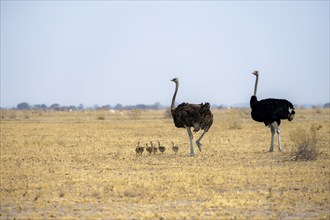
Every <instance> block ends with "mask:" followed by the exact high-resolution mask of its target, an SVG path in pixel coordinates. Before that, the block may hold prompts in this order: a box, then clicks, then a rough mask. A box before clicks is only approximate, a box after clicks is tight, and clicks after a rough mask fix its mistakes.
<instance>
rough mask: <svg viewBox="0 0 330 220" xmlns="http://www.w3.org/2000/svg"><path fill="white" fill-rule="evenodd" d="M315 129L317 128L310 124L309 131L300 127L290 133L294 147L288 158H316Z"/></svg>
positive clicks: (299, 159)
mask: <svg viewBox="0 0 330 220" xmlns="http://www.w3.org/2000/svg"><path fill="white" fill-rule="evenodd" d="M316 130H317V128H316V127H315V125H312V126H311V128H310V131H309V132H307V131H306V130H305V129H302V128H300V129H297V130H296V131H294V132H293V133H292V134H291V140H292V141H293V143H294V149H293V150H292V151H291V153H290V155H289V156H288V158H287V159H288V160H293V161H308V160H316V159H317V156H318V150H317V135H316Z"/></svg>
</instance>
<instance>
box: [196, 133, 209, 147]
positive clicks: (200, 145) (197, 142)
mask: <svg viewBox="0 0 330 220" xmlns="http://www.w3.org/2000/svg"><path fill="white" fill-rule="evenodd" d="M207 130H208V129H207V128H205V130H204V131H203V133H202V135H201V136H200V137H199V138H198V140H197V141H196V144H197V147H198V149H199V151H202V144H201V140H202V138H203V137H204V135H205V134H206V132H207Z"/></svg>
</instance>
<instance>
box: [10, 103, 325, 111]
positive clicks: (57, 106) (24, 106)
mask: <svg viewBox="0 0 330 220" xmlns="http://www.w3.org/2000/svg"><path fill="white" fill-rule="evenodd" d="M212 107H213V108H218V109H223V108H225V106H224V105H218V106H217V105H212ZM296 107H297V108H330V102H328V103H325V104H324V105H319V106H316V105H311V106H309V105H306V106H304V105H301V106H296ZM167 108H168V106H164V105H161V104H160V103H159V102H156V103H154V104H152V105H146V104H137V105H122V104H120V103H119V104H117V105H115V106H111V105H103V106H99V105H94V106H93V107H85V106H84V105H83V104H80V105H78V106H75V105H69V106H66V105H60V104H58V103H54V104H52V105H50V106H47V105H45V104H36V105H30V104H29V103H27V102H21V103H19V104H18V105H17V106H16V108H13V109H16V110H28V109H35V110H53V111H82V110H110V109H113V110H132V109H141V110H147V109H152V110H157V109H167ZM247 108H249V106H247Z"/></svg>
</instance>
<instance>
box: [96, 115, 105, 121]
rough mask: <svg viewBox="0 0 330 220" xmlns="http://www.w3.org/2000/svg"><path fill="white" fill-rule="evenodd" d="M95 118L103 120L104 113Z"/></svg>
mask: <svg viewBox="0 0 330 220" xmlns="http://www.w3.org/2000/svg"><path fill="white" fill-rule="evenodd" d="M97 120H105V116H104V115H99V116H97Z"/></svg>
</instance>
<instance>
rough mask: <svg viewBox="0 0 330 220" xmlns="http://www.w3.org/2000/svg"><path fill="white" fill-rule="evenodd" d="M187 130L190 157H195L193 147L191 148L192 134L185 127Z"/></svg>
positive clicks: (188, 128)
mask: <svg viewBox="0 0 330 220" xmlns="http://www.w3.org/2000/svg"><path fill="white" fill-rule="evenodd" d="M186 128H187V132H188V136H189V140H190V156H191V157H193V156H194V155H195V153H194V147H193V142H192V141H193V134H192V133H191V130H190V127H186Z"/></svg>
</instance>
